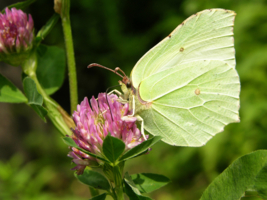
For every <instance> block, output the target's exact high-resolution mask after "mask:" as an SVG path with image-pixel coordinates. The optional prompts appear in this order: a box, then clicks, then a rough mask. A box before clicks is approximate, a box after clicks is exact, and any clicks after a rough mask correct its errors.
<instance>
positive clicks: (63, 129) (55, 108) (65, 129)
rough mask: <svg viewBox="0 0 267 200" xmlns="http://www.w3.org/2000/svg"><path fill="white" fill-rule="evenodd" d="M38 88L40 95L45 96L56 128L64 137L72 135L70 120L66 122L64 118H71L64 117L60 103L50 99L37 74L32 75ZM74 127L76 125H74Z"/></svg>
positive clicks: (46, 104) (49, 113)
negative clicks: (68, 122)
mask: <svg viewBox="0 0 267 200" xmlns="http://www.w3.org/2000/svg"><path fill="white" fill-rule="evenodd" d="M30 77H31V78H32V79H33V80H34V82H35V84H36V87H37V90H38V92H40V94H41V95H42V96H43V98H44V105H45V107H46V108H47V111H48V113H47V115H48V117H49V118H50V120H51V121H52V123H53V124H54V125H55V127H56V128H57V129H58V130H59V132H60V133H61V134H62V135H63V136H66V135H72V131H71V129H70V126H71V125H70V126H69V125H68V124H67V122H66V121H68V120H64V118H70V117H69V116H63V115H62V112H60V111H61V110H63V108H61V106H60V105H58V103H57V102H56V101H54V100H53V99H52V98H51V97H49V96H48V95H47V94H46V93H45V91H44V90H43V88H42V86H41V85H40V83H39V81H38V79H37V77H36V74H31V76H30ZM73 127H74V124H73Z"/></svg>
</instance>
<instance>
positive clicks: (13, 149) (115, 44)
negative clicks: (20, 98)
mask: <svg viewBox="0 0 267 200" xmlns="http://www.w3.org/2000/svg"><path fill="white" fill-rule="evenodd" d="M15 2H17V1H13V0H1V2H0V9H3V8H4V7H5V6H7V5H9V4H11V3H15ZM208 8H225V9H230V10H234V11H235V12H236V13H237V16H236V20H235V27H234V34H235V47H236V60H237V67H236V68H237V71H238V73H239V75H240V80H241V97H240V99H241V108H240V118H241V122H240V123H238V124H230V125H228V126H227V127H226V128H225V131H224V132H223V133H220V134H218V135H216V136H215V137H214V138H213V139H211V140H210V141H209V142H208V143H207V145H205V146H204V147H201V148H185V147H173V146H168V145H166V144H163V143H159V144H157V145H155V146H154V147H153V149H152V151H151V152H150V153H149V154H148V155H145V156H141V157H139V158H136V159H132V160H131V161H128V162H127V163H126V171H129V172H130V174H131V173H137V172H151V173H159V174H164V175H165V176H167V177H169V178H170V179H171V180H172V182H171V183H170V184H169V185H167V186H165V187H164V188H162V189H160V190H158V191H156V192H154V193H152V194H150V197H152V198H154V199H157V200H176V199H181V200H194V199H199V198H200V196H201V194H202V192H203V191H204V190H205V188H206V187H207V186H208V185H209V183H210V182H211V181H212V180H213V179H214V178H215V177H216V176H217V175H218V174H220V173H221V172H222V171H223V170H224V169H225V168H226V167H227V166H228V165H229V164H230V163H232V162H233V161H234V160H235V159H236V158H238V157H239V156H242V155H244V154H246V153H249V152H252V151H254V150H257V149H266V148H267V1H266V0H212V1H208V0H164V1H163V0H146V1H144V0H136V1H130V0H116V1H107V0H79V1H74V0H72V5H71V21H72V30H73V37H74V46H75V55H76V62H77V71H78V84H79V102H80V101H81V100H82V99H83V98H84V97H85V96H88V97H89V98H91V96H92V95H95V96H96V95H97V94H98V93H99V92H104V91H105V90H106V88H107V87H109V86H112V85H116V84H117V81H118V80H119V79H120V78H119V77H118V76H116V75H114V74H112V73H111V72H109V71H106V70H103V69H99V68H92V69H90V70H89V69H87V68H86V66H87V65H88V64H90V63H93V62H97V63H100V64H102V65H104V66H107V67H110V68H112V69H114V68H115V67H118V66H119V67H120V68H121V69H123V70H124V71H125V72H126V74H130V72H131V69H132V68H133V66H134V64H135V63H136V62H137V61H138V59H139V58H140V57H141V56H142V55H143V54H144V53H146V52H147V51H148V50H149V49H150V48H151V47H153V46H154V45H155V44H157V43H158V42H159V41H160V40H162V39H163V38H164V37H165V36H167V35H168V34H169V33H170V32H171V31H172V30H173V29H174V28H175V27H176V26H177V25H179V24H180V23H182V22H183V20H185V19H186V18H187V17H189V16H191V15H192V14H194V13H196V12H198V11H201V10H204V9H208ZM26 12H28V13H31V14H32V16H33V19H34V23H35V29H36V32H37V31H38V30H39V29H40V28H41V27H42V26H43V25H44V24H45V22H46V21H47V20H48V19H49V17H50V16H51V15H52V14H53V12H54V11H53V1H51V0H50V1H48V0H38V1H36V2H35V3H34V4H32V5H31V6H30V7H29V8H28V9H27V10H26ZM44 43H45V44H47V45H57V46H59V47H62V48H64V43H63V38H62V30H61V24H60V23H58V24H57V26H56V27H55V28H54V30H53V31H52V32H51V33H50V34H49V35H48V36H47V38H46V39H45V41H44ZM0 73H2V74H4V75H6V76H7V77H8V78H9V79H10V80H12V81H13V82H14V83H15V84H16V85H17V86H18V87H20V88H21V83H20V82H21V79H20V76H21V75H20V73H21V71H20V69H19V68H14V67H10V66H7V65H5V64H4V63H0ZM53 98H55V99H56V100H57V101H58V102H59V103H60V104H61V105H62V106H63V107H64V108H65V109H66V110H69V93H68V80H67V76H66V80H65V82H64V85H63V87H62V88H61V89H60V91H58V92H57V93H55V94H54V95H53ZM67 153H68V148H67V146H66V145H65V144H63V142H62V140H61V139H60V134H59V133H58V132H57V130H55V129H54V128H53V126H52V124H51V123H50V122H47V123H46V124H45V123H43V122H42V121H41V120H40V119H39V118H38V117H37V115H36V114H35V113H34V112H33V111H32V110H31V109H30V108H29V107H28V106H26V105H22V104H4V103H0V199H4V200H6V199H7V200H9V199H12V200H13V199H18V200H24V199H25V200H26V199H27V200H28V199H33V200H35V199H36V200H41V199H50V200H54V199H55V200H57V199H58V200H61V199H62V200H63V199H64V200H68V199H71V200H83V199H89V197H90V193H89V190H88V188H87V187H86V186H84V185H82V184H81V183H79V182H78V181H77V180H75V178H74V176H73V171H70V168H72V167H73V166H74V165H72V164H71V159H70V158H68V157H67V156H66V155H67ZM222 195H223V194H222Z"/></svg>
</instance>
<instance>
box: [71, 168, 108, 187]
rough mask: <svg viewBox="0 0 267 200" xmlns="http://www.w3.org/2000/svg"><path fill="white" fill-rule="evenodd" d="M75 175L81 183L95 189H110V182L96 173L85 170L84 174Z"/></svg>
mask: <svg viewBox="0 0 267 200" xmlns="http://www.w3.org/2000/svg"><path fill="white" fill-rule="evenodd" d="M74 175H75V177H76V178H78V179H79V181H81V182H82V183H84V184H86V185H89V186H91V187H93V188H96V189H102V190H109V189H110V185H109V181H108V180H107V179H106V177H105V176H103V175H102V174H100V173H98V172H96V171H92V170H89V169H85V170H84V172H83V174H81V175H77V174H76V173H75V174H74Z"/></svg>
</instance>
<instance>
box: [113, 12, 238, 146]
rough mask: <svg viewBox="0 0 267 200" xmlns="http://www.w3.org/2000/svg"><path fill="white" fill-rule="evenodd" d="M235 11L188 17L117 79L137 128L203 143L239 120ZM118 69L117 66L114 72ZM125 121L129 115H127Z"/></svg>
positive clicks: (171, 140) (175, 141)
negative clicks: (128, 72) (131, 68)
mask: <svg viewBox="0 0 267 200" xmlns="http://www.w3.org/2000/svg"><path fill="white" fill-rule="evenodd" d="M234 18H235V13H234V12H233V11H230V10H224V9H209V10H204V11H201V12H198V13H197V14H195V15H192V16H191V17H189V18H188V19H186V20H185V21H184V22H183V23H182V24H180V25H179V26H178V27H177V28H176V29H175V30H174V31H173V32H172V33H171V34H170V35H169V36H167V37H166V38H165V39H164V40H162V41H161V42H160V43H159V44H157V45H156V46H155V47H153V48H152V49H151V50H149V51H148V52H147V53H146V54H145V55H144V56H143V57H142V58H141V59H140V60H139V61H138V62H137V64H136V65H135V66H134V68H133V70H132V72H131V76H130V79H129V78H128V77H127V76H124V78H123V81H122V82H121V85H122V91H123V92H124V95H123V97H124V99H125V100H127V101H129V103H130V106H131V107H132V110H133V115H132V116H128V117H136V118H137V119H138V120H139V121H141V123H142V125H141V131H142V133H143V134H144V132H143V129H145V130H146V131H147V132H149V133H150V134H152V135H154V136H156V135H159V136H161V137H162V140H163V141H164V142H166V143H168V144H170V145H176V146H202V145H204V144H206V142H207V141H208V140H210V139H211V138H212V137H213V136H214V135H215V134H217V133H219V132H221V131H223V128H224V126H225V125H227V124H229V123H232V122H239V114H238V110H239V107H240V106H239V93H240V81H239V76H238V74H237V71H236V70H235V50H234V39H233V25H234ZM118 70H120V69H116V70H115V71H116V72H117V71H118ZM125 120H127V119H125Z"/></svg>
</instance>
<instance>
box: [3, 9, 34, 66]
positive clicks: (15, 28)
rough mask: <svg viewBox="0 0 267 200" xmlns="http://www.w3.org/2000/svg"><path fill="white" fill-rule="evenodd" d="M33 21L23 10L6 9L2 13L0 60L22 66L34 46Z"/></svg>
mask: <svg viewBox="0 0 267 200" xmlns="http://www.w3.org/2000/svg"><path fill="white" fill-rule="evenodd" d="M33 29H34V25H33V19H32V17H31V15H30V14H29V15H28V16H27V14H26V13H24V12H23V11H22V10H17V9H16V8H11V9H8V8H6V9H5V13H4V14H2V13H0V60H2V61H4V62H7V63H9V64H11V65H14V66H17V65H20V64H21V62H22V61H23V59H25V57H26V56H27V54H26V53H25V52H28V51H29V50H30V49H31V48H32V46H33V39H34V33H33V32H34V31H33Z"/></svg>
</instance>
